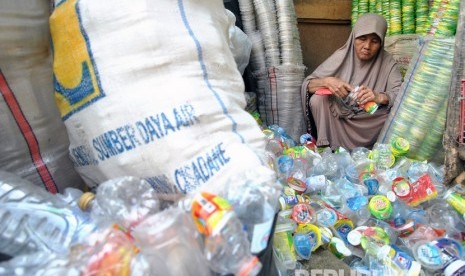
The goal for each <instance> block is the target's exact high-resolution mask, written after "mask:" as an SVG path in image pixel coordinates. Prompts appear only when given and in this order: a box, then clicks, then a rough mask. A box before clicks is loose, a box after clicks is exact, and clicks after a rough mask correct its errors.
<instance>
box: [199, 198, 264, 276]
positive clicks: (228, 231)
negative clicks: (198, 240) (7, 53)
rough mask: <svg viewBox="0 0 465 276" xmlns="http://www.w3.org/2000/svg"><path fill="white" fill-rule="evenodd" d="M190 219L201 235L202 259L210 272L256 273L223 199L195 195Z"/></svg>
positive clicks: (243, 237) (238, 225)
mask: <svg viewBox="0 0 465 276" xmlns="http://www.w3.org/2000/svg"><path fill="white" fill-rule="evenodd" d="M192 216H193V219H194V221H195V222H196V225H197V228H198V230H199V231H200V232H201V233H203V234H205V237H204V241H205V251H204V252H205V257H206V258H207V261H208V264H209V266H210V268H211V269H212V270H213V271H215V272H217V273H221V274H228V273H232V274H234V275H240V276H245V275H250V276H252V275H257V274H258V273H259V272H260V270H261V268H262V265H261V263H260V262H259V260H258V258H257V257H256V256H253V255H252V253H251V252H250V243H249V240H248V239H247V234H246V232H244V231H243V228H242V227H243V226H242V223H241V221H240V220H239V219H238V218H237V216H236V214H235V213H234V211H233V210H232V207H231V205H230V204H229V202H228V201H227V200H226V199H224V198H221V197H218V196H216V195H213V194H210V193H206V192H202V193H199V194H197V195H196V196H195V197H194V199H193V201H192Z"/></svg>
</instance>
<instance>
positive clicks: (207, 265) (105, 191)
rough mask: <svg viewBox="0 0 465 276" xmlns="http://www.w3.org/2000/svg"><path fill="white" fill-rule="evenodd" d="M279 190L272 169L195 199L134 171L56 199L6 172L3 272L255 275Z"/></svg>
mask: <svg viewBox="0 0 465 276" xmlns="http://www.w3.org/2000/svg"><path fill="white" fill-rule="evenodd" d="M207 188H208V189H207ZM281 190H282V186H281V185H280V184H279V183H278V182H277V181H276V174H275V173H274V171H273V170H271V169H270V168H266V167H265V166H264V167H263V168H254V170H251V171H249V172H246V173H245V174H241V175H238V176H237V179H230V180H229V181H227V184H225V185H220V186H218V187H206V188H205V189H203V190H199V191H197V192H195V193H192V194H188V195H167V194H157V193H156V192H155V190H154V189H153V188H152V187H151V186H150V184H149V183H148V182H146V181H145V180H142V179H139V178H136V177H129V176H128V177H121V178H115V179H112V180H109V181H107V182H104V183H102V184H100V185H99V186H98V188H97V189H96V191H95V193H83V192H82V191H80V190H77V189H72V188H68V189H66V191H65V193H64V194H57V195H52V194H49V193H47V192H46V191H45V190H43V189H41V188H40V187H38V186H34V185H33V184H32V183H30V182H28V181H25V180H23V179H21V178H19V177H17V176H15V175H12V174H10V173H7V172H4V171H0V218H1V220H0V253H3V254H7V255H9V256H11V257H13V258H12V259H10V260H8V261H4V262H0V275H163V276H166V275H173V276H174V275H176V276H179V275H244V276H245V275H257V274H258V273H259V272H260V271H261V269H262V267H263V265H262V264H261V262H260V260H259V258H258V257H257V255H258V253H260V252H263V251H264V249H265V248H266V247H267V245H268V238H269V237H270V235H271V234H272V233H271V231H272V225H273V221H274V218H275V214H276V213H277V209H276V207H277V206H278V199H279V196H280V194H281ZM244 230H245V231H244Z"/></svg>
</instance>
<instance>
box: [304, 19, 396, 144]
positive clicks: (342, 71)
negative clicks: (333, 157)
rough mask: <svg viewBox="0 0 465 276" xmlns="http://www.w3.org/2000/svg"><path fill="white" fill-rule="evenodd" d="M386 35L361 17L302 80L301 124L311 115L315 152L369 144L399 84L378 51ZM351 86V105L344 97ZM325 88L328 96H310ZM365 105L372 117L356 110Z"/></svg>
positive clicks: (379, 22)
mask: <svg viewBox="0 0 465 276" xmlns="http://www.w3.org/2000/svg"><path fill="white" fill-rule="evenodd" d="M386 30H387V23H386V20H385V19H384V18H383V17H382V16H380V15H377V14H364V15H362V16H361V17H360V18H359V19H358V20H357V22H356V24H355V25H354V28H353V30H352V32H351V34H350V36H349V39H348V40H347V42H346V43H345V44H344V46H342V47H341V48H340V49H338V50H336V52H334V53H333V54H332V55H331V56H330V57H329V58H328V59H326V60H325V61H324V62H323V63H322V64H321V65H320V66H319V67H318V68H317V69H316V70H315V71H314V72H313V73H312V74H310V75H309V76H308V77H306V78H305V80H304V82H303V84H302V91H301V92H302V100H303V103H304V105H305V106H304V110H306V115H307V116H306V117H307V118H306V119H307V120H308V119H309V117H308V116H309V115H310V113H311V115H312V116H313V119H314V121H315V125H316V133H317V146H320V147H323V146H330V147H331V148H333V149H335V148H337V147H344V148H346V149H349V150H350V149H353V148H354V147H361V146H363V147H367V148H371V147H372V146H373V145H374V144H375V142H376V140H377V138H378V135H379V133H380V132H381V129H382V128H383V125H384V122H385V121H386V119H387V117H388V115H389V111H390V109H391V107H392V105H393V103H394V100H395V98H396V96H397V94H398V92H399V90H400V86H401V83H402V76H401V73H400V70H399V67H398V66H397V64H396V62H395V61H394V59H393V57H392V56H391V55H390V54H389V53H388V52H386V51H385V50H384V38H385V35H386ZM357 86H360V90H359V93H358V94H357V98H356V102H357V104H355V105H353V104H350V97H347V96H348V95H349V93H350V92H351V91H352V90H353V89H354V88H355V87H357ZM325 88H326V90H329V91H330V92H331V95H329V96H328V95H318V94H319V93H316V94H315V92H316V91H318V90H320V89H325ZM309 98H310V100H308V99H309ZM370 101H374V102H376V103H377V104H378V106H379V107H378V109H377V110H376V111H375V112H374V113H373V114H370V113H367V112H366V111H364V109H363V108H361V107H360V105H362V106H363V105H364V104H366V103H368V102H370ZM309 111H310V112H309Z"/></svg>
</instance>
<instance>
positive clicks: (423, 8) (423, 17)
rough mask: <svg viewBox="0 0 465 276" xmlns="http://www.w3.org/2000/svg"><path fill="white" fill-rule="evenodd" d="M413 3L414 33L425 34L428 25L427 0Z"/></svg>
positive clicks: (418, 0)
mask: <svg viewBox="0 0 465 276" xmlns="http://www.w3.org/2000/svg"><path fill="white" fill-rule="evenodd" d="M414 2H415V33H417V34H423V35H424V34H426V33H427V31H428V27H429V25H428V23H429V18H428V16H429V0H416V1H414Z"/></svg>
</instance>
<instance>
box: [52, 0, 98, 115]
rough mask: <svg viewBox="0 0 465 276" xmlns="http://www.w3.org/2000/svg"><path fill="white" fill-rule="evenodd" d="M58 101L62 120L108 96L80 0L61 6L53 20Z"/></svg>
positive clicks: (55, 84)
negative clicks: (92, 47) (103, 87)
mask: <svg viewBox="0 0 465 276" xmlns="http://www.w3.org/2000/svg"><path fill="white" fill-rule="evenodd" d="M50 32H51V36H52V45H53V57H54V62H53V79H54V86H55V101H56V103H57V105H58V109H59V110H60V113H61V117H62V118H63V120H66V119H68V118H69V117H70V116H71V115H73V114H75V113H76V112H78V111H80V110H82V109H84V108H85V107H87V106H89V105H90V104H92V103H93V102H95V101H97V100H98V99H100V98H102V97H104V96H105V94H104V92H103V90H102V87H101V86H100V80H99V75H98V71H97V67H96V66H95V63H94V60H93V57H92V51H91V47H90V46H91V44H90V41H89V38H88V36H87V34H86V32H85V29H84V27H83V25H82V21H81V15H80V10H79V4H78V0H68V1H63V2H61V3H60V4H59V5H58V6H57V7H56V8H55V10H54V12H53V14H52V15H51V17H50Z"/></svg>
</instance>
